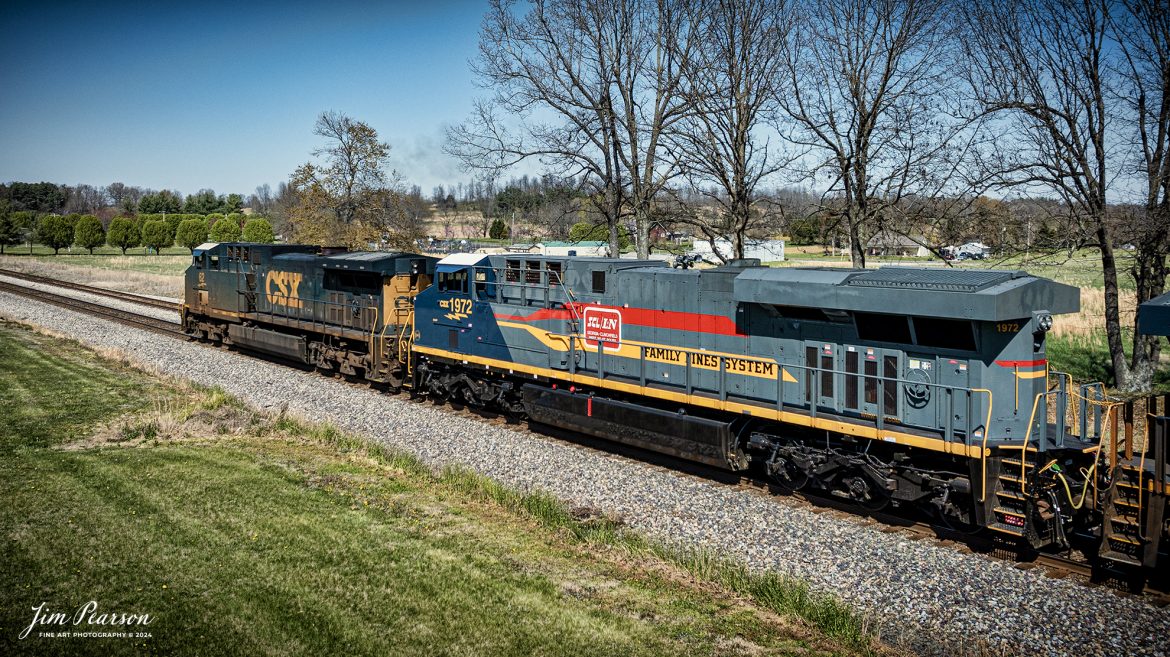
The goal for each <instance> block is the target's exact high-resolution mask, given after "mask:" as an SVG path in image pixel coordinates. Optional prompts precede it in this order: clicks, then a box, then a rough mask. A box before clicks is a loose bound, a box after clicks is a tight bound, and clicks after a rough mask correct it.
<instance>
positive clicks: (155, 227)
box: [142, 221, 175, 254]
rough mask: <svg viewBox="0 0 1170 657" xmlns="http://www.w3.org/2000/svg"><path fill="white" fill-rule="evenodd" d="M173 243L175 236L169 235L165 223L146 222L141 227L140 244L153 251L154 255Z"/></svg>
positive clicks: (168, 227) (169, 232)
mask: <svg viewBox="0 0 1170 657" xmlns="http://www.w3.org/2000/svg"><path fill="white" fill-rule="evenodd" d="M174 243H175V236H174V235H172V234H171V227H170V226H168V225H167V222H165V221H148V222H146V224H145V225H143V226H142V244H143V246H146V247H149V248H152V249H154V252H155V253H156V254H158V253H159V252H161V251H162V250H163V249H165V248H167V247H168V246H170V245H172V244H174Z"/></svg>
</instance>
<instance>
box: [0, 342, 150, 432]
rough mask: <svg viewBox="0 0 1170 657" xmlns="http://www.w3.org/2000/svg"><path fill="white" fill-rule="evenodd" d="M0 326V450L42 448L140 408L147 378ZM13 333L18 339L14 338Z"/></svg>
mask: <svg viewBox="0 0 1170 657" xmlns="http://www.w3.org/2000/svg"><path fill="white" fill-rule="evenodd" d="M0 326H3V328H0V381H3V383H4V385H3V386H0V409H3V415H2V418H3V419H2V421H0V449H3V450H5V451H7V450H10V449H14V448H16V447H22V446H23V447H44V446H48V445H51V444H57V443H61V442H66V441H70V440H72V439H74V438H76V437H77V436H78V435H79V434H82V433H89V432H90V431H91V426H92V424H93V423H94V422H97V421H99V420H102V419H104V418H107V417H111V416H116V415H121V414H124V413H130V412H133V411H140V410H142V409H144V408H145V407H146V406H147V405H148V404H149V403H150V402H151V398H150V392H152V391H158V390H161V389H158V388H157V387H156V386H155V385H154V384H153V382H152V381H151V380H150V378H149V377H147V376H146V375H144V374H142V373H141V372H139V371H138V370H134V369H131V368H129V367H126V366H125V365H120V364H116V363H110V362H108V361H104V360H102V359H99V358H98V357H97V356H96V355H95V354H93V353H92V352H87V351H76V350H75V351H71V352H67V353H68V354H69V355H68V356H65V355H64V354H59V353H58V352H57V345H58V344H59V342H60V341H59V340H57V339H54V338H49V337H47V336H44V335H39V334H35V333H30V332H27V331H21V330H19V329H14V328H12V327H11V326H4V325H0ZM17 337H19V338H20V339H17Z"/></svg>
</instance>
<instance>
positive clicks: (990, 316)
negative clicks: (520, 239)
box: [183, 243, 1170, 568]
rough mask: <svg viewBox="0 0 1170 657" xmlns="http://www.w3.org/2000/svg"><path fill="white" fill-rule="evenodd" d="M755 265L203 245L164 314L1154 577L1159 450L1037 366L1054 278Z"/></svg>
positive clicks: (362, 373)
mask: <svg viewBox="0 0 1170 657" xmlns="http://www.w3.org/2000/svg"><path fill="white" fill-rule="evenodd" d="M755 264H756V263H751V262H739V263H734V265H732V266H725V267H719V268H716V269H705V270H695V269H672V268H670V267H668V266H665V264H664V263H662V262H659V261H634V260H624V259H608V258H576V257H542V256H531V255H490V256H489V255H475V254H457V255H453V256H450V257H447V258H444V259H442V260H436V259H435V258H431V257H427V256H422V255H414V254H406V253H349V252H340V251H336V250H333V251H331V250H321V249H318V248H317V247H309V246H297V245H275V246H274V245H255V244H238V243H233V244H205V245H203V246H201V247H199V248H198V249H196V250H195V252H194V257H193V264H192V266H191V267H190V269H188V271H187V275H186V290H185V300H184V306H183V325H184V327H185V329H186V331H187V332H188V333H189V334H190V335H192V336H194V337H198V338H201V339H208V340H214V341H220V342H224V343H231V344H235V345H238V346H240V347H244V348H248V349H254V350H258V351H262V352H266V353H268V354H273V355H278V356H283V357H288V358H292V359H294V360H297V361H300V362H302V363H306V364H311V365H314V366H316V367H318V368H321V369H323V370H329V371H336V372H340V373H343V374H346V375H349V376H353V377H361V378H365V379H368V380H370V381H375V382H380V383H384V384H386V385H388V386H389V387H391V388H394V389H402V388H408V389H410V390H411V391H412V392H413V393H414V394H418V395H426V396H430V397H433V398H437V399H444V400H445V399H450V400H452V401H456V402H458V403H462V404H471V405H477V406H485V407H493V408H497V409H501V410H503V411H506V412H509V413H514V414H517V415H522V416H525V417H527V418H528V419H529V420H531V421H532V422H536V423H540V424H545V425H552V426H556V427H562V428H567V429H571V430H576V431H581V432H584V433H587V434H592V435H595V436H601V437H604V438H607V439H610V440H614V441H618V442H622V443H626V444H630V445H634V446H637V447H640V448H645V449H649V450H654V451H658V452H663V453H666V454H671V455H674V456H677V457H680V458H684V459H691V460H695V461H699V462H702V463H706V464H710V465H715V466H719V467H722V468H728V469H731V470H742V469H746V468H748V467H750V466H757V467H759V468H760V469H761V470H762V471H763V472H765V473H766V474H767V475H769V476H770V477H771V478H772V480H773V481H775V482H776V484H777V485H778V486H780V487H781V488H786V489H793V490H795V489H799V488H804V487H812V488H816V489H818V490H821V491H824V492H828V493H831V494H834V495H837V496H842V497H846V498H849V499H851V500H853V501H855V502H857V503H859V504H861V505H864V506H866V507H870V508H876V507H881V506H883V505H885V504H887V503H889V502H890V501H898V502H899V503H901V504H905V505H910V504H913V505H915V506H918V507H922V508H925V509H928V510H931V511H933V512H934V513H937V514H938V515H939V516H940V517H942V518H944V519H945V520H946V521H948V522H954V523H962V524H965V525H975V526H981V527H985V528H988V529H990V530H993V531H995V532H999V533H1001V534H1005V535H1008V536H1009V537H1012V538H1015V539H1018V540H1020V541H1023V542H1026V543H1028V544H1030V545H1032V546H1034V547H1038V548H1040V547H1064V546H1067V545H1069V544H1070V542H1073V541H1077V540H1088V541H1092V542H1093V543H1094V545H1095V546H1096V547H1095V549H1096V550H1097V551H1098V552H1099V554H1100V555H1101V556H1102V557H1105V558H1107V559H1110V560H1112V561H1113V562H1117V563H1123V564H1129V565H1139V566H1145V567H1147V568H1148V567H1154V566H1155V565H1156V564H1157V562H1158V555H1159V548H1160V547H1161V546H1163V545H1165V544H1166V543H1165V542H1164V541H1163V539H1164V538H1165V537H1166V531H1167V530H1166V513H1165V498H1166V495H1167V492H1168V490H1170V486H1168V479H1167V475H1166V467H1165V462H1166V460H1167V457H1166V453H1165V452H1166V450H1165V444H1164V443H1165V442H1166V441H1165V440H1164V439H1161V438H1159V439H1154V438H1153V437H1152V438H1151V439H1150V440H1148V441H1137V446H1136V447H1135V441H1134V440H1133V439H1132V436H1131V435H1130V436H1126V437H1124V439H1122V438H1123V436H1121V433H1120V431H1119V429H1118V422H1117V413H1118V412H1119V407H1118V406H1117V405H1116V404H1115V403H1114V402H1112V401H1111V400H1109V399H1107V398H1106V396H1105V394H1104V390H1103V388H1102V387H1101V386H1099V385H1093V386H1079V387H1074V386H1073V385H1072V384H1071V382H1070V381H1069V379H1068V377H1067V376H1065V375H1060V374H1058V373H1055V372H1051V371H1050V370H1049V368H1048V361H1047V357H1046V355H1045V336H1046V334H1047V332H1048V331H1049V330H1050V329H1051V328H1052V322H1053V315H1055V314H1060V313H1069V312H1075V311H1076V310H1077V309H1078V306H1079V292H1078V290H1077V289H1076V288H1073V287H1070V286H1067V285H1061V284H1059V283H1054V282H1052V281H1049V280H1045V279H1042V278H1037V277H1035V276H1031V275H1028V274H1026V273H1024V272H1020V271H981V270H968V269H964V270H952V269H904V268H886V269H878V270H860V271H858V270H847V269H833V268H813V269H796V268H792V269H788V268H780V269H772V268H767V267H759V266H753V265H755ZM1126 424H1127V427H1131V423H1128V422H1127V423H1126ZM1139 424H1140V423H1139ZM1152 435H1153V434H1152V433H1151V436H1152ZM1135 450H1136V451H1135ZM1162 563H1163V564H1165V563H1166V562H1165V560H1164V558H1163V561H1162Z"/></svg>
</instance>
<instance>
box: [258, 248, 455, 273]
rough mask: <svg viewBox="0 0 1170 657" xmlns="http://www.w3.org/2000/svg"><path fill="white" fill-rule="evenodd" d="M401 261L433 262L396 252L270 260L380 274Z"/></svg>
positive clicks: (393, 269) (297, 255) (293, 255)
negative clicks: (418, 260) (419, 260)
mask: <svg viewBox="0 0 1170 657" xmlns="http://www.w3.org/2000/svg"><path fill="white" fill-rule="evenodd" d="M403 259H409V260H416V259H425V260H434V258H430V257H428V256H422V255H416V254H413V253H401V252H398V251H352V252H347V253H337V254H334V255H317V254H315V253H284V254H281V255H278V256H274V257H273V258H272V260H273V262H274V263H281V262H286V263H292V262H297V263H307V264H309V265H311V266H314V267H321V268H323V269H345V270H350V271H354V270H356V271H369V272H376V273H380V274H394V273H397V271H398V269H399V264H398V263H399V261H400V260H403Z"/></svg>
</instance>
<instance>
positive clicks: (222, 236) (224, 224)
mask: <svg viewBox="0 0 1170 657" xmlns="http://www.w3.org/2000/svg"><path fill="white" fill-rule="evenodd" d="M211 241H212V242H238V241H240V224H238V223H236V222H235V221H232V220H231V219H229V218H227V217H224V218H223V219H220V220H219V221H217V222H215V224H214V225H213V226H212V227H211Z"/></svg>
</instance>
